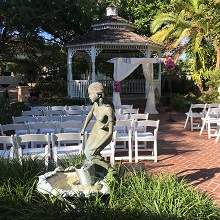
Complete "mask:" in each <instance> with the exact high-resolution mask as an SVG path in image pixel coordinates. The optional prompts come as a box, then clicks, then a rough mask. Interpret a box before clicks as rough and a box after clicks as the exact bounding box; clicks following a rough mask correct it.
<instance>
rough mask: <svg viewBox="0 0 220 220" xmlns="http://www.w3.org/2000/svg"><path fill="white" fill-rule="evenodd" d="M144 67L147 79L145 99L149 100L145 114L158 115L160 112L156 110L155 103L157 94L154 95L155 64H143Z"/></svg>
mask: <svg viewBox="0 0 220 220" xmlns="http://www.w3.org/2000/svg"><path fill="white" fill-rule="evenodd" d="M142 67H143V74H144V77H145V79H146V83H145V86H146V92H145V97H146V98H147V102H146V105H145V110H144V113H149V114H158V111H157V109H156V102H155V93H154V90H155V88H154V84H153V63H143V64H142Z"/></svg>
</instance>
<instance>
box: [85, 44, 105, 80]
mask: <svg viewBox="0 0 220 220" xmlns="http://www.w3.org/2000/svg"><path fill="white" fill-rule="evenodd" d="M101 51H102V49H99V48H96V47H94V46H92V47H91V48H90V49H87V50H86V52H87V53H88V54H89V56H90V58H91V63H92V82H95V81H96V73H95V71H96V68H95V60H96V57H97V56H98V55H99V53H100V52H101Z"/></svg>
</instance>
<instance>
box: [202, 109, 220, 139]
mask: <svg viewBox="0 0 220 220" xmlns="http://www.w3.org/2000/svg"><path fill="white" fill-rule="evenodd" d="M219 119H220V108H209V109H208V111H207V113H206V115H205V117H203V118H202V127H201V130H200V133H199V135H201V134H202V133H203V131H204V128H205V126H207V129H208V139H210V138H211V137H212V136H217V122H218V120H219Z"/></svg>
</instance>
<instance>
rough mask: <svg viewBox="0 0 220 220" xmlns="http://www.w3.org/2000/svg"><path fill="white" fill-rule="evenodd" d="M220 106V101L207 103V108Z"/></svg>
mask: <svg viewBox="0 0 220 220" xmlns="http://www.w3.org/2000/svg"><path fill="white" fill-rule="evenodd" d="M219 107H220V103H210V104H207V108H208V109H209V108H219Z"/></svg>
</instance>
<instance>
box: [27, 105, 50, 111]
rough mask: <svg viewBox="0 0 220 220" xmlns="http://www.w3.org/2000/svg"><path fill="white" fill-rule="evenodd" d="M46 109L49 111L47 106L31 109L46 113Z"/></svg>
mask: <svg viewBox="0 0 220 220" xmlns="http://www.w3.org/2000/svg"><path fill="white" fill-rule="evenodd" d="M48 109H49V107H48V106H32V107H31V110H32V111H46V110H48Z"/></svg>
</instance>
